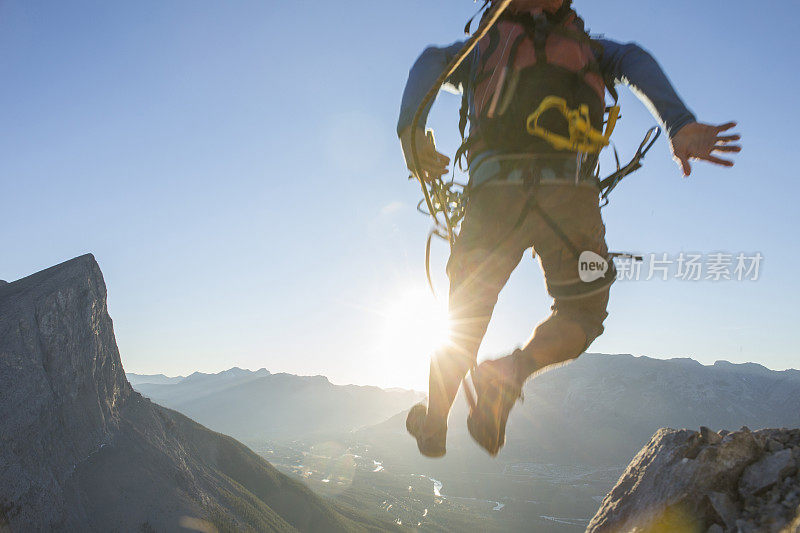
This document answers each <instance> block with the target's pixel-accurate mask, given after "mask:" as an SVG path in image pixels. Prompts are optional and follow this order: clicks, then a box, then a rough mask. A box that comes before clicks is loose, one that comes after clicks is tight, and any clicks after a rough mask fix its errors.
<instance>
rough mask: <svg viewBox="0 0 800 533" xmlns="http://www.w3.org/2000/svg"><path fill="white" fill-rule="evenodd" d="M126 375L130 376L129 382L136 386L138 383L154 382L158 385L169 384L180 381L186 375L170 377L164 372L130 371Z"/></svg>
mask: <svg viewBox="0 0 800 533" xmlns="http://www.w3.org/2000/svg"><path fill="white" fill-rule="evenodd" d="M125 377H126V378H128V383H130V384H131V385H133V386H134V387H135V386H137V385H142V384H144V383H154V384H158V385H167V384H170V383H178V382H179V381H181V380H182V379H184V376H176V377H172V378H171V377H168V376H165V375H164V374H132V373H130V372H126V373H125Z"/></svg>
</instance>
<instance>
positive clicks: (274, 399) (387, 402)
mask: <svg viewBox="0 0 800 533" xmlns="http://www.w3.org/2000/svg"><path fill="white" fill-rule="evenodd" d="M128 376H129V379H130V380H131V384H132V385H133V386H134V388H135V389H136V390H137V391H139V392H140V393H142V395H144V396H146V397H148V398H150V399H151V400H153V401H154V402H157V403H159V404H161V405H165V406H167V407H170V408H172V409H175V410H178V411H180V412H182V413H183V414H185V415H186V416H189V417H191V418H193V419H195V420H197V421H200V422H201V423H202V424H204V425H206V426H208V427H210V428H213V429H214V430H216V431H220V432H222V433H226V434H229V435H232V436H234V437H236V438H237V439H240V440H243V441H247V442H261V441H272V440H294V439H302V438H323V437H324V436H326V435H331V434H336V435H341V434H342V433H343V432H349V431H353V430H357V429H360V428H362V427H365V426H370V425H374V424H378V423H380V422H383V421H384V420H386V419H387V418H389V417H390V416H392V415H394V414H396V413H398V412H400V411H403V410H405V409H408V408H409V407H411V406H412V405H414V403H416V402H418V401H421V400H422V399H423V395H422V394H421V393H419V392H415V391H407V390H401V389H391V390H384V389H380V388H378V387H362V386H356V385H333V384H331V383H330V381H328V379H327V378H325V377H324V376H295V375H292V374H271V373H270V372H268V371H267V370H266V369H263V368H262V369H261V370H257V371H251V370H243V369H241V368H231V369H230V370H226V371H224V372H220V373H218V374H203V373H200V372H195V373H194V374H192V375H190V376H187V377H185V378H182V379H180V378H177V379H178V380H177V381H172V382H166V383H165V380H172V379H176V378H166V377H161V376H155V377H154V376H148V377H145V376H138V375H136V374H128ZM131 378H132V379H131ZM148 379H149V380H152V381H150V382H146V381H145V380H148Z"/></svg>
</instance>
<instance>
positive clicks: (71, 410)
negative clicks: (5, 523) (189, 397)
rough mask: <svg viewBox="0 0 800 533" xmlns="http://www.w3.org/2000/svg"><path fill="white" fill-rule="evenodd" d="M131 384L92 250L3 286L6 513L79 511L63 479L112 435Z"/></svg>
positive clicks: (48, 519)
mask: <svg viewBox="0 0 800 533" xmlns="http://www.w3.org/2000/svg"><path fill="white" fill-rule="evenodd" d="M131 392H132V390H131V387H130V385H128V383H127V381H126V380H125V377H124V374H123V372H122V366H121V364H120V357H119V352H118V351H117V346H116V343H115V341H114V335H113V327H112V323H111V318H110V317H109V316H108V312H107V309H106V287H105V284H104V283H103V277H102V275H101V274H100V270H99V268H98V266H97V263H96V262H95V261H94V260H93V258H92V257H91V256H84V257H80V258H78V259H75V260H73V261H70V262H68V263H65V264H63V265H59V266H56V267H53V268H50V269H48V270H44V271H42V272H39V273H38V274H35V275H33V276H30V277H28V278H25V279H23V280H20V281H18V282H16V283H11V284H6V285H4V286H2V288H0V406H2V412H3V416H2V418H0V435H1V436H2V437H0V439H1V440H2V447H0V465H2V470H0V478H2V480H3V482H4V483H3V485H4V486H3V487H2V489H0V495H2V499H3V500H4V504H5V506H6V508H7V510H6V514H9V513H10V512H12V511H13V513H12V515H13V516H14V517H15V520H18V521H19V522H20V523H25V524H33V523H41V524H42V525H44V524H57V523H58V522H59V521H60V520H61V519H63V518H65V517H67V516H68V515H70V514H71V513H73V512H75V505H74V504H75V502H71V501H69V498H68V495H67V494H66V493H65V491H64V490H63V487H64V486H65V485H66V484H68V483H69V480H70V479H71V477H72V476H73V474H74V472H75V469H76V468H77V466H78V465H80V464H81V463H83V462H84V461H85V460H86V459H87V458H88V457H90V456H91V455H92V454H94V453H96V452H97V451H98V450H99V449H100V448H101V446H103V445H105V444H108V443H109V442H110V441H111V439H112V436H113V434H114V432H115V431H116V430H117V429H118V428H119V409H120V407H121V406H122V405H123V404H124V402H125V401H126V400H127V399H128V398H129V397H130V395H131ZM19 502H25V504H24V505H19ZM2 504H3V503H0V505H2ZM10 506H13V507H10ZM9 507H10V508H9ZM78 514H80V513H78ZM74 518H76V519H78V518H79V517H78V516H75V517H74ZM80 518H83V519H85V518H86V517H85V516H83V517H80Z"/></svg>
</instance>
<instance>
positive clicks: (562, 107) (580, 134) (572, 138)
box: [525, 95, 619, 154]
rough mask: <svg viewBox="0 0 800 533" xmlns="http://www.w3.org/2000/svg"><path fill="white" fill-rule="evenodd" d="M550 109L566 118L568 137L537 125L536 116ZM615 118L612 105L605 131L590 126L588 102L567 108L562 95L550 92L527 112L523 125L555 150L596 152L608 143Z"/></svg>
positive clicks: (615, 123)
mask: <svg viewBox="0 0 800 533" xmlns="http://www.w3.org/2000/svg"><path fill="white" fill-rule="evenodd" d="M551 109H555V110H556V111H558V112H560V113H561V114H562V115H563V116H564V118H565V119H567V125H568V128H569V137H565V136H563V135H559V134H557V133H553V132H552V131H550V130H547V129H545V128H543V127H542V126H540V125H539V118H540V117H541V116H542V115H543V114H544V113H545V112H547V111H549V110H551ZM618 119H619V106H614V107H612V108H610V109H609V111H608V122H607V123H606V131H605V133H604V132H602V131H600V130H598V129H596V128H593V127H592V123H591V120H590V119H589V106H587V105H586V104H581V105H580V106H579V107H578V109H570V108H569V106H568V105H567V101H566V100H565V99H564V98H561V97H560V96H552V95H551V96H547V97H546V98H544V99H543V100H542V103H541V104H539V107H538V108H536V111H534V112H533V113H531V114H530V115H528V119H527V121H526V123H525V127H526V129H527V130H528V133H530V134H531V135H535V136H537V137H540V138H542V139H544V140H545V141H547V142H549V143H550V144H551V145H552V146H553V147H554V148H556V149H558V150H569V151H572V152H583V153H588V154H596V153H599V152H600V150H602V149H603V148H605V147H606V146H608V144H609V142H610V139H611V134H612V133H613V132H614V127H615V126H616V125H617V120H618Z"/></svg>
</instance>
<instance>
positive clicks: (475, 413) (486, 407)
mask: <svg viewBox="0 0 800 533" xmlns="http://www.w3.org/2000/svg"><path fill="white" fill-rule="evenodd" d="M476 374H478V375H476V376H474V377H473V382H474V384H475V392H476V394H477V396H478V403H477V405H476V408H475V409H473V410H470V414H469V416H468V417H467V429H468V430H469V433H470V435H471V436H472V438H473V439H474V440H475V441H476V442H477V443H478V444H479V445H480V446H481V447H482V448H483V449H485V450H486V451H487V452H488V453H489V455H491V456H492V457H494V456H496V455H497V454H498V453H499V452H500V449H501V448H502V447H503V445H504V444H505V442H506V424H507V423H508V416H509V414H510V413H511V409H512V408H513V407H514V404H516V403H517V400H518V399H519V394H514V393H513V392H511V393H509V392H508V391H507V390H503V389H504V386H503V384H502V383H500V382H498V380H497V379H492V378H491V377H483V376H482V373H480V372H477V373H476ZM494 406H498V409H497V411H495V410H494V409H493V408H492V407H494Z"/></svg>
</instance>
